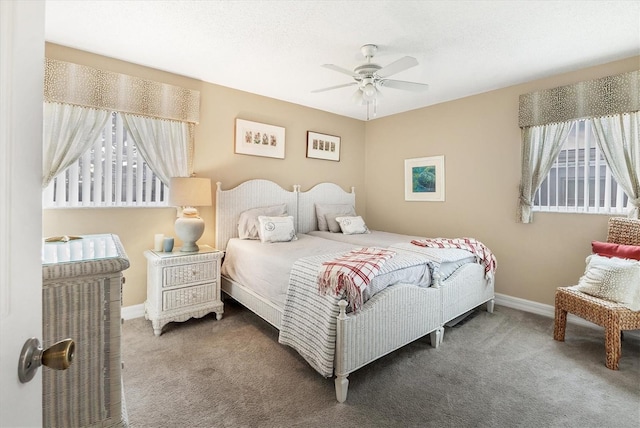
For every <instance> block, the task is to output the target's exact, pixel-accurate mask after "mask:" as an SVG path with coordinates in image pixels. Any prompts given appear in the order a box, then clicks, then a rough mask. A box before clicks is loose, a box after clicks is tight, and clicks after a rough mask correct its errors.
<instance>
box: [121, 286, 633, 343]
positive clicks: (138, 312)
mask: <svg viewBox="0 0 640 428" xmlns="http://www.w3.org/2000/svg"><path fill="white" fill-rule="evenodd" d="M495 303H496V305H500V306H506V307H507V308H513V309H518V310H521V311H524V312H531V313H533V314H537V315H542V316H545V317H549V318H554V317H555V308H554V307H553V306H551V305H545V304H544V303H538V302H533V301H531V300H525V299H521V298H519V297H511V296H507V295H506V294H500V293H496V298H495ZM143 316H144V303H141V304H139V305H133V306H124V307H123V308H122V318H123V319H125V320H130V319H133V318H140V317H143ZM567 322H569V323H573V324H577V325H582V326H585V327H591V328H597V329H600V330H602V331H604V329H603V328H602V327H600V326H599V325H596V324H593V323H591V322H589V321H587V320H585V319H582V318H580V317H577V316H575V315H571V314H567ZM626 335H628V336H631V337H635V338H638V339H639V340H640V330H633V331H627V332H625V336H626Z"/></svg>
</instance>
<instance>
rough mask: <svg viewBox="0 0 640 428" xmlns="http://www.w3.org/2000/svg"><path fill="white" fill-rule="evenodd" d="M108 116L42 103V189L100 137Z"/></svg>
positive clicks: (102, 113)
mask: <svg viewBox="0 0 640 428" xmlns="http://www.w3.org/2000/svg"><path fill="white" fill-rule="evenodd" d="M110 114H111V113H110V112H109V111H106V110H97V109H92V108H87V107H80V106H75V105H70V104H59V103H44V124H43V155H42V188H43V189H44V188H46V187H47V186H48V185H49V183H50V182H51V180H53V178H54V177H55V176H56V175H58V174H59V173H61V172H62V171H64V170H65V169H67V168H68V167H69V165H71V164H72V163H74V162H75V161H76V160H77V159H78V158H79V157H80V156H81V155H82V154H83V153H84V152H85V151H87V150H88V149H89V147H91V145H92V144H93V143H94V142H95V141H96V140H97V139H98V138H99V137H100V133H101V132H102V129H103V128H104V125H105V124H106V123H107V120H108V119H109V116H110Z"/></svg>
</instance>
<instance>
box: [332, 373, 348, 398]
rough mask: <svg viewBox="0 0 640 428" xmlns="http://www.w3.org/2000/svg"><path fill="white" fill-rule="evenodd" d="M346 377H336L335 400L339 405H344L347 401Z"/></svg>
mask: <svg viewBox="0 0 640 428" xmlns="http://www.w3.org/2000/svg"><path fill="white" fill-rule="evenodd" d="M347 376H348V375H337V376H336V379H335V382H336V399H337V400H338V402H340V403H344V402H345V401H346V400H347V390H348V389H349V379H347Z"/></svg>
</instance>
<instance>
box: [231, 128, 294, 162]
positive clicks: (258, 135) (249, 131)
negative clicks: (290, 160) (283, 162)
mask: <svg viewBox="0 0 640 428" xmlns="http://www.w3.org/2000/svg"><path fill="white" fill-rule="evenodd" d="M235 143H236V147H235V152H236V153H238V154H242V155H253V156H266V157H270V158H278V159H284V128H283V127H281V126H274V125H266V124H264V123H258V122H251V121H248V120H244V119H236V142H235Z"/></svg>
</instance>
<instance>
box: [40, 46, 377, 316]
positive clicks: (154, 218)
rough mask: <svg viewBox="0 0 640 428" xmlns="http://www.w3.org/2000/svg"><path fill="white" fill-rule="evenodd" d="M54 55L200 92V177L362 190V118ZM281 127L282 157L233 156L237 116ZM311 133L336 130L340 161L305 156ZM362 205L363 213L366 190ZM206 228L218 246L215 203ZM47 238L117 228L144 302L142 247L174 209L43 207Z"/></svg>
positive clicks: (127, 295) (131, 289)
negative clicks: (333, 184) (328, 183)
mask: <svg viewBox="0 0 640 428" xmlns="http://www.w3.org/2000/svg"><path fill="white" fill-rule="evenodd" d="M46 55H47V57H49V58H53V59H59V60H64V61H70V62H75V63H78V64H84V65H87V66H90V67H96V68H101V69H104V70H110V71H114V72H119V73H125V74H130V75H133V76H140V77H144V78H147V79H152V80H156V81H159V82H164V83H169V84H173V85H179V86H183V87H187V88H190V89H197V90H199V91H200V96H201V101H200V124H199V125H197V126H196V132H195V157H194V170H195V172H196V174H197V175H198V176H200V177H209V178H211V180H212V182H213V185H214V188H213V190H212V191H213V192H214V198H215V183H216V182H217V181H220V182H222V184H223V188H225V189H227V188H231V187H234V186H236V185H238V184H240V183H241V182H243V181H245V180H248V179H252V178H266V179H269V180H273V181H275V182H276V183H278V184H280V185H281V186H282V187H284V188H286V189H292V186H293V185H294V184H300V185H301V186H302V189H303V190H307V189H309V188H311V187H312V186H313V185H315V184H317V183H320V182H323V181H329V180H331V181H334V182H336V183H338V184H339V185H341V186H343V188H345V189H348V188H349V187H351V186H355V187H356V188H357V189H362V190H363V191H364V177H365V174H364V168H365V164H364V154H365V149H364V132H365V123H364V122H362V121H358V120H355V119H349V118H345V117H342V116H337V115H334V114H330V113H326V112H322V111H320V110H315V109H311V108H306V107H302V106H299V105H295V104H291V103H286V102H282V101H277V100H274V99H270V98H266V97H261V96H258V95H254V94H250V93H247V92H242V91H237V90H233V89H229V88H225V87H222V86H218V85H212V84H208V83H204V82H201V81H198V80H195V79H189V78H187V77H183V76H177V75H174V74H170V73H165V72H162V71H159V70H153V69H150V68H146V67H141V66H138V65H135V64H131V63H126V62H123V61H118V60H115V59H110V58H105V57H102V56H99V55H94V54H90V53H87V52H82V51H78V50H74V49H70V48H67V47H63V46H59V45H54V44H47V46H46ZM236 117H238V118H242V119H247V120H253V121H256V122H262V123H268V124H272V125H278V126H282V127H284V128H285V129H286V136H285V140H286V154H285V156H286V157H285V159H284V160H282V159H271V158H264V157H256V156H247V155H237V154H234V149H233V146H234V145H233V139H234V123H235V118H236ZM307 131H319V132H324V133H327V134H331V135H339V136H341V138H342V140H341V143H342V150H341V154H340V162H331V161H323V160H318V159H307V158H306V134H307ZM361 196H362V197H361V198H359V200H358V207H357V209H358V210H359V211H360V212H363V213H364V212H365V198H364V193H362V195H361ZM200 214H201V216H202V217H203V218H204V219H205V222H206V229H205V233H204V235H203V237H202V238H201V239H200V240H199V241H198V243H203V244H210V245H213V243H214V237H215V235H214V226H215V219H214V210H213V207H209V208H203V209H201V210H200ZM42 217H43V234H44V236H52V235H61V234H67V235H72V234H92V233H115V234H117V235H118V236H119V237H120V240H121V241H122V244H123V245H124V247H125V249H126V251H127V255H128V256H129V259H130V261H131V267H130V268H129V269H128V270H127V271H125V277H126V285H125V287H124V306H130V305H136V304H140V303H143V302H144V301H145V299H146V259H145V258H144V255H143V252H144V251H145V250H147V249H149V248H151V247H152V246H153V235H154V234H155V233H164V234H165V235H175V234H174V232H173V222H174V221H175V209H173V208H108V209H64V210H62V209H57V210H56V209H50V210H44V211H43V216H42Z"/></svg>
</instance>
